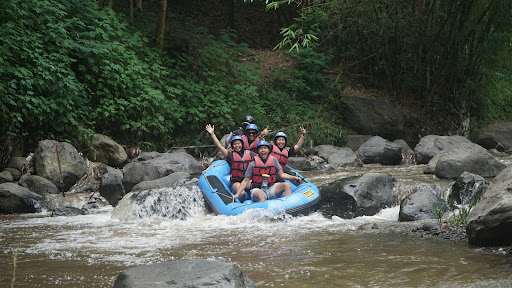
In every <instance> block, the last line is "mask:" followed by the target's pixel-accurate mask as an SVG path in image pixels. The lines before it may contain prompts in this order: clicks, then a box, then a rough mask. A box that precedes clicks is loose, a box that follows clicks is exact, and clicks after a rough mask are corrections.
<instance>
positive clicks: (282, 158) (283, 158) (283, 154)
mask: <svg viewBox="0 0 512 288" xmlns="http://www.w3.org/2000/svg"><path fill="white" fill-rule="evenodd" d="M270 155H272V156H274V157H276V158H277V161H279V164H281V167H283V169H284V166H286V163H288V149H286V147H285V148H283V151H281V149H279V147H277V145H275V144H274V145H273V146H272V152H270Z"/></svg>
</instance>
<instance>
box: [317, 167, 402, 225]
mask: <svg viewBox="0 0 512 288" xmlns="http://www.w3.org/2000/svg"><path fill="white" fill-rule="evenodd" d="M318 188H319V190H320V193H321V195H322V204H321V208H320V211H321V212H322V213H323V214H326V215H328V216H333V215H336V216H339V217H342V218H354V217H358V216H363V215H367V216H372V215H375V214H377V213H378V212H379V211H380V210H382V209H383V208H386V207H393V206H395V205H396V204H397V201H398V199H397V198H398V191H397V187H396V179H395V178H394V177H391V176H388V175H383V174H377V173H368V174H364V175H362V176H354V177H348V178H343V179H339V180H336V181H333V182H331V183H327V184H323V185H321V186H319V187H318Z"/></svg>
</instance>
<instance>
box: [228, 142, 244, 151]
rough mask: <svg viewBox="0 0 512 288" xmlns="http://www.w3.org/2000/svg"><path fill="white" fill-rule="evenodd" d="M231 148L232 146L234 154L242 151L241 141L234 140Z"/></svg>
mask: <svg viewBox="0 0 512 288" xmlns="http://www.w3.org/2000/svg"><path fill="white" fill-rule="evenodd" d="M231 146H233V150H235V152H240V151H242V146H243V143H242V141H241V140H235V141H233V142H231Z"/></svg>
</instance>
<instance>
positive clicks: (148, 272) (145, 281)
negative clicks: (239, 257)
mask: <svg viewBox="0 0 512 288" xmlns="http://www.w3.org/2000/svg"><path fill="white" fill-rule="evenodd" d="M113 287H114V288H121V287H123V288H124V287H130V288H139V287H140V288H146V287H152V288H160V287H161V288H164V287H183V288H185V287H197V288H200V287H204V288H210V287H218V288H220V287H226V288H227V287H237V288H244V287H251V288H252V287H254V288H256V285H255V284H254V282H253V281H252V280H251V279H250V278H249V277H247V275H246V274H245V273H244V272H243V271H242V270H241V269H240V267H239V266H238V265H237V264H229V263H223V262H219V261H215V260H206V259H191V260H179V261H172V262H165V263H155V264H150V265H145V266H139V267H135V268H130V269H127V270H124V271H121V273H119V275H118V276H117V278H116V281H115V282H114V286H113Z"/></svg>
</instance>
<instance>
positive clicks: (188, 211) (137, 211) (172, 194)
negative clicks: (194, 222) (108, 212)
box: [112, 185, 206, 220]
mask: <svg viewBox="0 0 512 288" xmlns="http://www.w3.org/2000/svg"><path fill="white" fill-rule="evenodd" d="M204 214H206V207H205V203H204V198H203V195H202V193H201V191H200V190H199V187H197V185H187V186H179V187H176V188H159V189H151V190H144V191H137V192H130V193H129V194H127V195H126V196H124V197H123V199H122V200H121V201H119V203H118V205H117V206H116V207H115V209H114V211H113V212H112V218H114V219H120V220H134V219H142V218H149V217H153V216H159V217H164V218H168V219H180V220H184V219H188V218H189V217H193V216H198V215H204Z"/></svg>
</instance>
